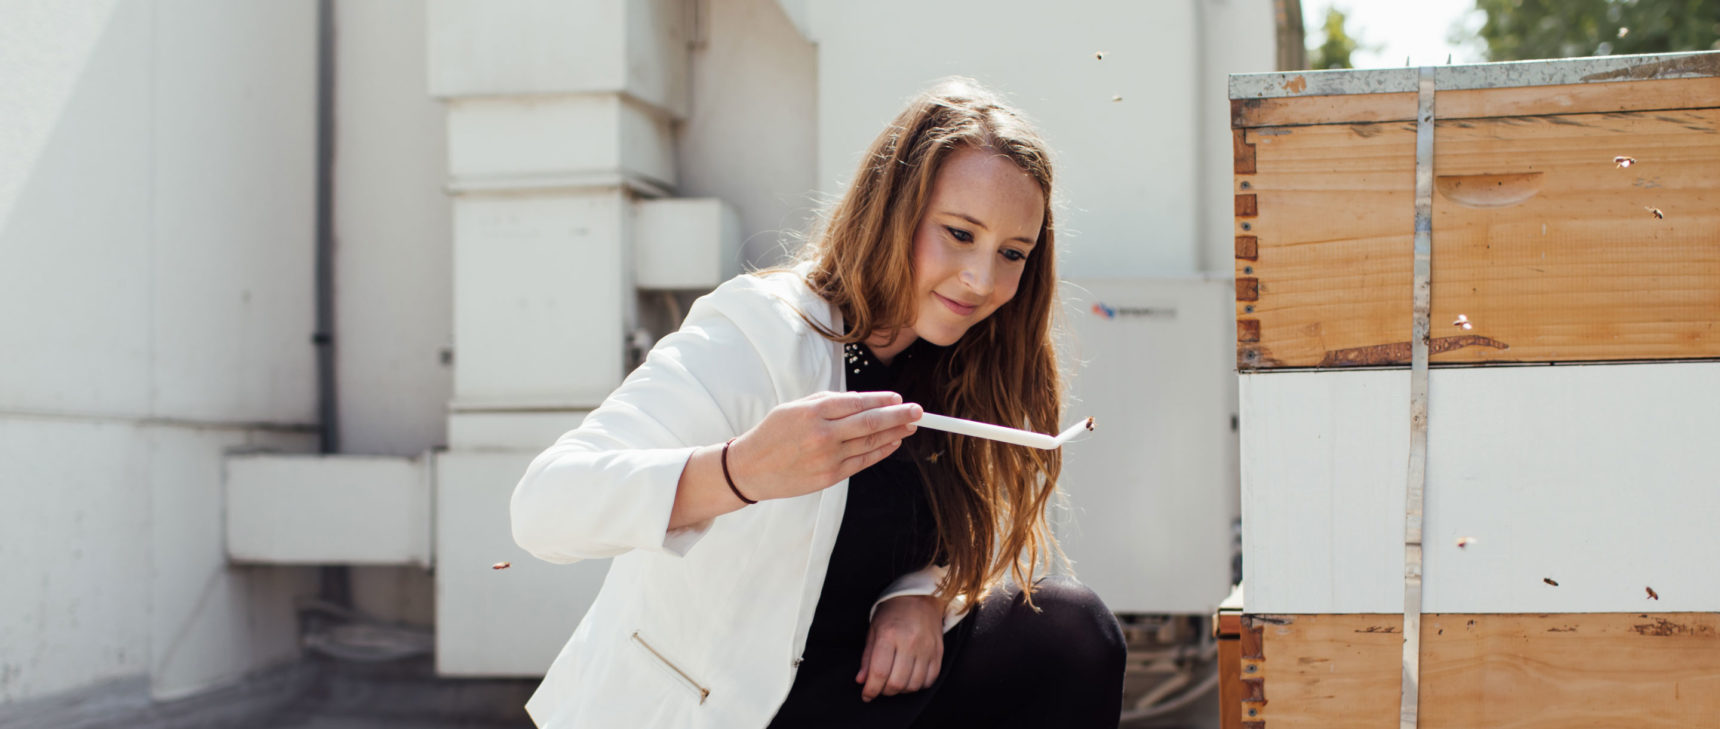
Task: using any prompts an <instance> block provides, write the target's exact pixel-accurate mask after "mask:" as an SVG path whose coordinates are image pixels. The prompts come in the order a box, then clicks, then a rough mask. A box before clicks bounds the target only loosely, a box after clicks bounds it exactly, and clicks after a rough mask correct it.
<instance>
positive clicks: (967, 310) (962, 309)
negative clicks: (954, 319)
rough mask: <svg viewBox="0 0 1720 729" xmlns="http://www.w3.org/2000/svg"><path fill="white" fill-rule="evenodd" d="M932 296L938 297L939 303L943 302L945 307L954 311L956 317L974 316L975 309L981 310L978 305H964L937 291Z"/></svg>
mask: <svg viewBox="0 0 1720 729" xmlns="http://www.w3.org/2000/svg"><path fill="white" fill-rule="evenodd" d="M932 295H933V296H936V297H938V301H941V302H943V304H944V306H946V307H949V310H950V311H953V312H955V313H956V316H967V315H969V314H972V313H973V312H974V310H975V309H978V308H979V306H978V305H975V304H963V303H961V302H959V301H956V300H955V299H952V298H950V297H948V296H945V295H943V294H940V293H938V292H936V291H933V292H932Z"/></svg>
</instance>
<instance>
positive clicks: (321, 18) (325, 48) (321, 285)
mask: <svg viewBox="0 0 1720 729" xmlns="http://www.w3.org/2000/svg"><path fill="white" fill-rule="evenodd" d="M334 42H335V36H334V0H318V2H317V160H316V165H317V170H316V175H317V182H316V184H317V202H316V206H317V209H316V216H317V219H316V228H317V240H316V333H315V334H313V335H312V336H311V342H312V343H313V344H315V345H316V348H317V408H318V413H319V419H320V422H321V425H322V444H321V452H322V453H325V454H327V453H339V452H340V412H339V410H338V408H337V404H338V400H337V399H336V393H337V390H336V389H335V361H334V325H335V323H334V243H335V241H334V131H335V130H334V102H335V99H334V91H335V87H334V63H335V46H334ZM319 577H320V578H321V583H322V586H321V590H320V592H321V595H322V599H323V600H324V601H326V602H330V603H334V604H335V605H339V606H341V607H348V608H350V607H352V575H351V574H350V571H349V570H348V569H347V568H346V567H345V566H329V567H323V568H322V569H321V570H320V575H319Z"/></svg>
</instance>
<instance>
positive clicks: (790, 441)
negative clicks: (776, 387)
mask: <svg viewBox="0 0 1720 729" xmlns="http://www.w3.org/2000/svg"><path fill="white" fill-rule="evenodd" d="M921 413H922V411H921V409H920V406H919V405H916V404H913V403H903V402H902V396H901V395H898V394H896V393H894V392H820V393H817V394H814V395H809V396H807V397H803V398H801V399H799V400H793V401H790V402H785V403H783V404H781V405H778V406H776V407H775V408H772V409H771V411H770V413H769V414H768V415H766V416H765V417H764V420H763V421H761V422H760V423H759V424H758V425H757V426H755V427H754V428H753V429H752V430H749V431H747V432H746V433H745V434H743V435H741V436H740V437H739V438H737V439H735V442H734V444H733V445H731V446H729V473H730V475H731V476H732V477H733V478H734V482H735V485H736V486H737V487H738V488H740V490H741V492H742V493H745V494H746V495H747V496H748V497H750V498H753V499H755V500H760V501H762V500H765V499H787V498H793V497H795V496H801V495H804V494H809V493H812V492H814V491H818V490H821V489H826V488H829V487H831V486H834V485H836V483H837V482H839V481H841V480H842V479H845V478H848V477H849V476H852V475H854V474H856V473H858V472H860V471H861V470H862V469H864V468H866V467H868V466H871V465H872V464H874V463H877V462H879V461H881V460H884V457H885V456H888V455H890V453H891V452H893V451H895V450H896V448H897V447H898V446H900V445H901V444H902V439H903V438H906V437H908V436H909V435H912V434H913V433H914V430H915V429H916V428H917V426H915V425H914V421H917V420H919V419H920V415H921Z"/></svg>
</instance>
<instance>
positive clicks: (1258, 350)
mask: <svg viewBox="0 0 1720 729" xmlns="http://www.w3.org/2000/svg"><path fill="white" fill-rule="evenodd" d="M1283 366H1284V363H1283V362H1280V361H1278V360H1277V359H1274V358H1273V357H1272V354H1271V353H1270V352H1268V351H1267V349H1266V348H1265V347H1261V346H1259V345H1253V344H1245V345H1242V346H1239V347H1237V349H1236V368H1237V369H1239V370H1257V369H1262V368H1269V367H1283Z"/></svg>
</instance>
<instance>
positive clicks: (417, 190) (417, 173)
mask: <svg viewBox="0 0 1720 729" xmlns="http://www.w3.org/2000/svg"><path fill="white" fill-rule="evenodd" d="M335 9H336V12H335V37H336V41H337V46H336V48H335V57H336V59H337V60H336V77H335V118H336V135H335V165H334V170H335V180H334V193H335V199H334V206H335V237H336V238H337V239H338V241H339V243H338V245H337V246H336V257H335V276H336V280H335V291H336V295H337V296H338V298H339V301H338V303H337V306H336V307H335V314H336V317H337V319H336V331H337V336H338V337H339V342H338V346H337V347H336V350H335V351H336V352H337V361H338V366H339V372H338V374H337V378H338V380H339V382H340V430H341V451H342V452H345V453H359V454H368V455H390V456H408V457H410V456H417V455H418V454H420V453H423V452H424V451H426V450H428V449H430V448H434V447H436V446H440V445H446V444H447V435H446V430H447V427H446V421H445V419H444V417H443V416H444V415H445V414H446V412H447V403H448V398H449V397H450V395H451V393H452V392H453V369H452V366H451V363H445V362H444V361H443V357H442V355H443V352H444V350H445V349H447V348H449V347H451V346H452V339H453V330H454V318H453V316H454V315H453V306H454V303H453V299H454V295H453V288H454V285H453V255H454V253H453V242H452V240H453V239H452V235H453V234H452V232H451V231H450V229H449V226H450V223H449V220H450V213H449V209H450V208H449V203H448V196H447V194H446V193H445V192H443V189H442V185H443V183H444V182H445V181H446V179H447V167H446V164H445V162H444V154H443V144H444V143H445V140H446V132H445V130H444V127H445V123H444V121H443V120H444V118H445V117H446V114H445V113H444V112H443V109H442V105H441V104H440V103H438V102H437V101H436V100H435V99H432V98H430V96H429V95H428V94H427V93H426V88H427V84H428V78H427V74H426V70H425V65H426V56H425V54H426V50H425V46H426V37H425V27H424V22H425V8H424V4H423V3H422V2H417V1H416V0H361V1H359V2H352V1H351V0H348V1H346V2H340V3H337V4H336V5H335Z"/></svg>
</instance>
